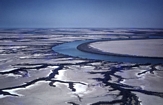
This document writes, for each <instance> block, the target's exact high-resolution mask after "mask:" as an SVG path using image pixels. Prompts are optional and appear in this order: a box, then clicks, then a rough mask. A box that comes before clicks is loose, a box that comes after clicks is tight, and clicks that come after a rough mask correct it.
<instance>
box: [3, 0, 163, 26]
mask: <svg viewBox="0 0 163 105" xmlns="http://www.w3.org/2000/svg"><path fill="white" fill-rule="evenodd" d="M61 27H63V28H87V27H99V28H126V27H127V28H163V0H0V28H61Z"/></svg>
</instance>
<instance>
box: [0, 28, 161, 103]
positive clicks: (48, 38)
mask: <svg viewBox="0 0 163 105" xmlns="http://www.w3.org/2000/svg"><path fill="white" fill-rule="evenodd" d="M103 39H108V40H133V39H134V40H135V39H139V40H140V39H141V41H142V40H143V41H142V42H143V43H148V42H149V41H150V42H153V43H154V42H156V40H159V41H160V43H161V42H162V39H163V30H162V29H106V28H104V29H102V28H101V29H95V28H93V29H92V28H89V29H80V28H79V29H0V104H1V105H45V104H46V105H155V104H156V103H157V105H162V104H163V85H162V79H163V64H162V63H156V64H152V63H133V62H132V63H131V62H118V61H117V62H112V61H105V60H97V59H86V58H85V59H84V58H80V57H74V56H69V55H64V54H61V53H58V52H55V51H53V50H52V47H55V46H58V45H61V44H65V43H69V42H74V41H77V40H83V41H84V40H103ZM144 40H145V41H144ZM112 42H113V41H109V42H107V47H109V48H110V47H112V49H116V48H115V47H119V45H117V46H113V45H115V44H117V43H114V44H112ZM122 43H125V42H123V41H121V42H120V44H122ZM131 43H132V44H135V43H139V41H138V42H137V41H136V40H135V42H134V43H133V42H131ZM153 43H152V48H153V47H155V48H157V49H159V48H160V51H162V50H161V49H162V47H161V46H157V45H158V44H156V45H155V44H153ZM160 43H159V44H160ZM92 44H93V43H92ZM100 45H102V43H100V44H99V43H98V42H95V43H94V45H92V46H91V47H94V48H97V49H100V48H102V50H104V48H106V47H105V46H104V45H106V43H105V44H104V45H102V46H103V47H101V46H100ZM143 45H144V46H142V47H149V46H146V44H143ZM125 46H126V47H127V46H128V47H131V45H128V43H126V44H125ZM128 47H127V48H128ZM149 48H151V47H149ZM119 49H120V48H119ZM143 49H144V48H143ZM67 50H71V49H67ZM138 50H142V49H138ZM111 51H112V50H111ZM116 51H117V50H116ZM119 51H120V50H118V51H117V52H118V53H119ZM146 51H147V52H148V50H146ZM108 52H110V51H108ZM117 52H116V53H117ZM140 52H141V51H140ZM121 53H123V51H122V52H121ZM145 53H146V52H145ZM145 53H144V54H143V56H144V55H146V54H145ZM125 54H126V53H125ZM130 54H131V55H132V54H133V52H130ZM139 54H141V53H139ZM160 54H162V53H160ZM146 56H148V55H146ZM150 56H151V55H150ZM150 56H148V57H150ZM154 56H156V57H160V58H161V57H162V56H160V55H159V56H158V54H157V52H156V54H154Z"/></svg>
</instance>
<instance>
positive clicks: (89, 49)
mask: <svg viewBox="0 0 163 105" xmlns="http://www.w3.org/2000/svg"><path fill="white" fill-rule="evenodd" d="M143 40H149V39H143ZM104 41H106V40H98V41H93V42H86V43H83V44H80V45H78V46H77V49H78V50H80V51H84V52H88V53H94V54H100V55H108V56H119V57H138V58H156V59H163V57H157V56H139V55H132V54H123V53H122V54H121V53H112V52H104V51H101V50H99V49H97V48H95V47H94V48H93V47H91V46H90V44H92V43H93V44H94V43H98V42H104ZM113 41H115V40H111V41H110V40H108V42H113ZM116 41H117V40H116ZM123 41H124V40H123ZM130 41H131V40H130Z"/></svg>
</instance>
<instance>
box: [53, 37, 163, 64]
mask: <svg viewBox="0 0 163 105" xmlns="http://www.w3.org/2000/svg"><path fill="white" fill-rule="evenodd" d="M93 41H94V40H82V41H74V42H69V43H64V44H60V45H57V46H55V47H53V48H52V49H53V50H54V51H55V52H57V53H60V54H64V55H69V56H72V57H79V58H84V59H94V60H105V61H110V62H119V63H120V62H126V63H152V64H158V63H163V59H161V58H147V57H133V56H132V57H130V56H113V55H101V54H93V53H88V52H83V51H80V50H78V49H77V46H78V45H80V44H82V43H86V42H93Z"/></svg>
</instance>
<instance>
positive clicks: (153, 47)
mask: <svg viewBox="0 0 163 105" xmlns="http://www.w3.org/2000/svg"><path fill="white" fill-rule="evenodd" d="M89 47H91V48H94V49H97V50H99V51H102V52H108V53H114V54H122V55H123V54H124V55H132V56H143V57H163V39H148V40H121V41H101V42H95V43H91V44H89Z"/></svg>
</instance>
